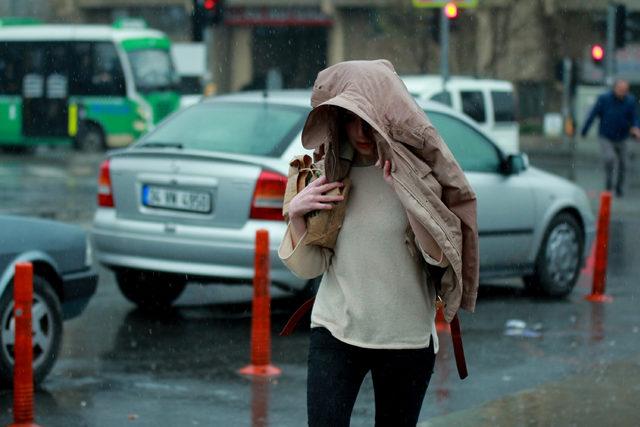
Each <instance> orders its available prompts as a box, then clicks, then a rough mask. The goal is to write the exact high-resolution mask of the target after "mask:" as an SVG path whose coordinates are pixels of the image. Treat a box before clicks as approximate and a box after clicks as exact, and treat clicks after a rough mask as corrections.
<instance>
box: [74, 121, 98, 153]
mask: <svg viewBox="0 0 640 427" xmlns="http://www.w3.org/2000/svg"><path fill="white" fill-rule="evenodd" d="M74 148H75V149H76V150H77V151H81V152H83V153H100V152H102V151H104V149H105V148H106V143H105V137H104V132H103V131H102V129H101V128H100V126H98V125H97V124H94V123H88V122H84V123H81V125H80V128H79V129H78V134H77V135H76V138H75V140H74Z"/></svg>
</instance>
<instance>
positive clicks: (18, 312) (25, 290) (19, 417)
mask: <svg viewBox="0 0 640 427" xmlns="http://www.w3.org/2000/svg"><path fill="white" fill-rule="evenodd" d="M13 300H14V306H13V316H14V319H15V344H14V347H13V357H14V359H15V362H14V365H13V424H10V425H9V427H37V424H35V423H34V422H33V418H34V416H33V344H32V329H31V304H32V302H33V266H32V265H31V263H30V262H24V263H17V264H16V268H15V279H14V286H13Z"/></svg>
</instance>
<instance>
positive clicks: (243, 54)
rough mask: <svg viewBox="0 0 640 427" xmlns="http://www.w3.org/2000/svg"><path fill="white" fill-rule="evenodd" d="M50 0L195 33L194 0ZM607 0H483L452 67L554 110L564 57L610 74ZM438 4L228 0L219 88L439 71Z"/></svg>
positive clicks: (86, 17)
mask: <svg viewBox="0 0 640 427" xmlns="http://www.w3.org/2000/svg"><path fill="white" fill-rule="evenodd" d="M50 1H51V3H52V6H53V7H54V10H55V18H54V19H55V20H58V21H63V22H91V23H109V22H112V21H113V20H115V19H117V18H121V17H126V16H130V17H142V18H143V19H145V20H146V21H147V22H148V24H149V26H151V27H155V28H159V29H161V30H163V31H165V32H166V33H168V34H169V36H170V37H171V38H172V39H173V40H175V41H187V40H189V39H190V37H191V18H190V16H191V11H192V7H193V2H192V0H135V1H134V0H50ZM608 3H609V1H608V0H479V1H478V7H477V8H475V9H465V10H461V13H460V16H459V17H458V19H456V21H455V23H453V25H452V30H451V37H450V40H451V43H450V52H449V58H450V70H451V72H452V74H465V75H473V76H479V77H492V78H498V79H506V80H509V81H512V82H514V84H515V85H516V87H517V92H518V94H519V100H520V101H519V102H520V112H521V119H524V120H526V119H530V118H531V119H532V120H540V119H541V117H542V115H543V114H544V112H545V111H558V110H559V100H560V95H559V94H560V91H561V87H560V82H559V80H558V79H557V75H556V74H557V72H556V70H557V66H558V63H559V62H560V61H561V60H562V58H564V57H568V58H571V59H573V60H574V61H576V63H578V64H579V65H580V66H581V67H580V68H581V74H580V78H581V79H583V80H584V81H585V82H586V83H592V84H593V83H598V81H599V80H600V79H602V70H599V69H598V68H597V67H595V68H594V67H593V66H592V64H591V63H590V60H589V56H588V55H589V47H590V45H591V44H592V43H595V42H601V43H603V42H604V36H605V32H606V31H605V30H606V28H605V22H606V8H607V5H608ZM620 3H626V5H627V8H628V11H629V12H630V13H631V14H632V16H634V15H635V16H637V15H638V12H640V2H638V1H632V0H627V1H622V0H621V1H620ZM435 13H436V12H435V10H434V9H416V8H414V7H413V6H412V4H411V0H373V1H364V0H225V19H224V22H223V23H222V24H221V25H217V26H216V27H214V28H211V29H210V30H209V31H207V32H206V34H205V36H206V39H205V40H206V41H207V43H208V45H209V63H210V68H211V72H212V76H213V79H214V82H215V84H216V86H217V89H218V92H228V91H235V90H241V89H249V88H262V87H264V86H265V85H266V84H267V82H269V84H270V85H272V86H276V87H277V86H282V87H285V88H287V87H309V86H310V85H311V84H312V83H313V80H314V79H315V76H316V74H317V72H318V71H319V70H321V69H323V68H325V67H326V66H327V65H330V64H333V63H336V62H339V61H343V60H348V59H374V58H386V59H389V60H390V61H392V62H393V63H394V65H395V67H396V69H397V71H398V72H399V73H400V74H415V73H438V72H439V58H440V48H439V43H438V40H437V28H436V27H437V19H434V18H435ZM434 36H435V37H434ZM637 38H640V37H637ZM636 53H637V55H638V58H636ZM619 56H621V58H620V60H619V63H620V66H621V68H622V69H623V70H626V73H627V74H628V77H630V78H632V79H640V73H636V72H635V71H636V69H635V68H634V67H635V64H636V63H638V64H640V51H638V49H635V48H634V47H633V46H630V47H629V48H627V49H626V50H625V51H623V52H622V53H620V52H619ZM625 58H626V59H625ZM629 58H631V59H629ZM625 60H626V62H625ZM637 76H638V77H637ZM632 83H633V82H632ZM637 83H640V80H639V81H638V82H637Z"/></svg>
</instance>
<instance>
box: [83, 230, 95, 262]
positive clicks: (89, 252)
mask: <svg viewBox="0 0 640 427" xmlns="http://www.w3.org/2000/svg"><path fill="white" fill-rule="evenodd" d="M86 240H87V241H86V243H85V252H84V265H85V266H86V267H91V266H92V265H93V249H92V248H91V239H90V238H89V236H87V238H86Z"/></svg>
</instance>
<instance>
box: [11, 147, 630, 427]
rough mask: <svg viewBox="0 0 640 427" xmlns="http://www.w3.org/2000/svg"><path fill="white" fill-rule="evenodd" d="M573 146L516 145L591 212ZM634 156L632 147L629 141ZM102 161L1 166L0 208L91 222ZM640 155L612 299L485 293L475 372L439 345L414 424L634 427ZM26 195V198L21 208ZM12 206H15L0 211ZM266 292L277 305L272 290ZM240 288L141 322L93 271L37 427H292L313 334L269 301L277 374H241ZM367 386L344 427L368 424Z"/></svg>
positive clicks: (612, 263) (512, 285)
mask: <svg viewBox="0 0 640 427" xmlns="http://www.w3.org/2000/svg"><path fill="white" fill-rule="evenodd" d="M578 143H580V144H576V146H575V147H574V148H575V150H574V151H571V150H570V149H569V148H570V147H568V146H567V145H563V144H562V143H561V142H559V141H557V140H549V139H544V138H523V143H522V148H523V151H524V152H526V153H528V154H529V157H530V159H531V163H532V165H534V166H537V167H541V168H542V169H546V170H549V171H551V172H554V173H557V174H559V175H562V176H565V177H567V178H569V179H572V180H574V181H575V182H576V183H577V184H579V185H580V186H582V187H583V188H585V189H586V190H587V193H588V194H589V197H590V200H591V202H592V207H593V209H594V211H597V208H598V201H599V195H600V192H601V190H602V183H603V181H604V178H603V172H602V167H601V164H600V161H599V152H598V148H597V145H596V142H595V141H590V140H585V141H578ZM632 148H633V150H632V151H633V153H634V155H635V153H638V148H640V144H637V145H633V146H632ZM99 160H100V159H99V157H95V158H94V157H92V158H85V157H82V156H75V155H68V153H65V152H63V151H58V150H42V151H40V150H39V152H38V153H36V154H35V155H33V156H31V157H30V158H29V159H23V158H20V157H17V156H0V198H1V199H2V201H3V203H2V204H0V211H2V212H8V211H9V212H15V213H20V214H35V215H41V216H48V217H52V218H56V219H60V220H63V221H68V222H75V223H79V224H82V225H84V226H88V224H89V222H90V218H91V213H92V210H91V207H92V206H94V203H95V188H96V181H95V168H96V167H97V165H98V164H99ZM639 161H640V157H638V156H635V158H634V160H633V161H632V162H631V165H630V168H629V169H630V170H629V181H628V191H627V194H626V196H625V197H624V198H622V199H620V198H614V200H613V210H612V218H611V234H610V236H611V237H610V250H609V268H608V279H607V294H608V295H610V296H611V297H612V298H613V301H612V302H611V303H606V304H596V303H590V302H587V301H585V300H584V296H585V295H587V294H589V292H590V288H591V278H592V273H593V271H592V268H593V264H592V262H589V263H588V265H587V267H586V268H585V269H584V270H583V272H582V274H581V277H580V280H579V282H578V284H577V286H576V289H575V290H574V292H573V293H572V295H571V296H570V297H569V298H566V299H562V300H546V299H540V298H535V297H532V296H530V295H527V294H526V293H525V292H524V291H523V289H522V286H521V284H520V283H519V281H518V280H504V281H492V282H491V283H483V284H482V287H481V289H480V294H479V298H478V306H477V311H476V313H475V314H468V313H462V315H461V322H462V327H463V335H464V343H465V351H466V354H467V362H468V365H469V371H470V376H469V377H468V378H467V379H465V380H464V381H461V380H460V379H459V378H458V377H457V374H456V371H455V363H454V360H453V354H452V350H451V346H450V343H451V341H450V339H449V337H448V336H447V334H446V333H442V334H441V340H440V343H441V347H440V352H439V353H438V358H437V362H436V369H435V373H434V375H433V377H432V380H431V384H430V386H429V390H428V392H427V396H426V398H425V402H424V406H423V410H422V413H421V417H420V426H422V427H425V426H440V425H447V426H450V425H451V426H458V425H461V426H467V425H469V426H484V425H491V426H514V425H515V426H519V425H522V426H525V425H526V426H529V425H536V426H538V425H539V426H543V425H544V426H546V425H554V426H555V425H559V426H565V425H577V426H600V425H603V424H606V425H611V426H618V425H621V426H627V425H629V426H634V425H640V415H639V414H640V411H639V410H638V408H637V406H638V405H637V403H636V402H638V401H640V400H639V398H640V386H639V385H638V384H640V339H638V338H639V337H640V317H638V314H637V313H638V309H637V304H636V302H637V301H640V288H639V287H638V286H637V285H638V281H637V277H640V263H638V258H637V253H638V252H640V239H638V238H637V236H638V235H639V233H640V167H639V164H638V163H639ZM25 188H29V190H30V192H31V190H32V189H33V190H34V191H33V193H32V194H29V197H30V198H29V200H27V201H26V202H25V201H24V200H25V199H23V198H24V197H25V196H24V193H25ZM6 201H10V202H11V203H5V202H6ZM272 292H273V293H274V294H275V293H276V290H275V289H273V290H272ZM250 300H251V289H250V288H248V287H242V288H238V287H225V286H213V287H203V286H199V285H197V284H195V285H192V286H189V287H188V288H187V290H186V291H185V293H184V294H183V295H182V296H181V297H180V299H179V301H178V302H177V305H176V307H175V308H174V309H172V310H170V311H168V312H166V313H163V314H162V315H161V316H153V315H149V314H146V313H142V312H140V311H138V310H136V309H135V307H134V306H133V305H132V304H130V303H128V302H127V301H126V300H124V298H123V297H122V296H121V295H120V294H119V292H118V291H117V288H116V285H115V282H114V278H113V275H112V274H111V273H110V272H109V271H107V270H104V269H101V270H100V284H99V287H98V292H97V294H96V296H95V298H94V299H92V301H91V303H90V304H89V307H88V308H87V311H86V312H85V313H84V314H83V315H82V316H81V317H79V318H77V319H73V320H71V321H69V322H65V333H64V339H63V347H62V351H61V357H60V359H59V360H58V362H57V363H56V365H55V367H54V369H53V371H52V372H51V374H50V376H49V377H48V378H47V380H46V381H45V382H44V384H43V385H42V387H41V388H40V389H38V391H37V393H36V422H38V423H39V424H40V425H42V426H54V427H55V426H61V427H62V426H64V427H75V426H100V427H102V426H104V427H112V426H113V427H115V426H125V425H131V426H151V427H164V426H177V425H179V426H192V425H194V426H195V425H200V426H205V425H206V426H284V427H288V426H302V425H305V424H306V408H305V389H306V383H305V380H306V357H307V345H308V332H307V331H305V330H300V331H298V332H296V334H294V335H293V336H292V337H287V338H282V337H278V336H277V335H276V332H277V330H278V329H279V328H280V327H281V326H282V325H283V324H284V322H285V321H286V319H287V317H288V316H289V314H290V313H291V312H292V310H294V309H295V308H296V307H297V305H298V304H299V302H300V301H299V300H298V299H296V298H292V297H291V296H288V295H286V294H284V293H280V294H275V295H274V301H273V303H272V330H273V333H274V334H273V338H272V340H273V341H272V345H273V350H272V360H273V363H274V364H275V365H277V366H278V367H280V368H282V370H283V373H282V375H281V376H279V377H277V378H273V379H271V380H267V381H259V380H252V379H250V378H247V377H244V376H242V375H240V374H239V373H238V372H237V371H238V369H240V368H241V367H243V366H245V365H246V364H247V363H248V362H249V337H250V325H251V303H250ZM373 402H374V401H373V389H372V385H371V380H370V378H369V377H368V378H367V379H366V380H365V383H364V384H363V387H362V390H361V394H360V396H359V398H358V400H357V402H356V406H355V408H354V412H353V417H352V425H353V426H368V425H372V424H373V416H374V403H373ZM10 421H11V392H10V391H9V390H2V391H0V425H6V424H9V423H10Z"/></svg>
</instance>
